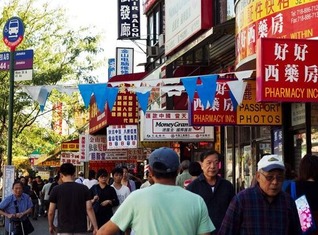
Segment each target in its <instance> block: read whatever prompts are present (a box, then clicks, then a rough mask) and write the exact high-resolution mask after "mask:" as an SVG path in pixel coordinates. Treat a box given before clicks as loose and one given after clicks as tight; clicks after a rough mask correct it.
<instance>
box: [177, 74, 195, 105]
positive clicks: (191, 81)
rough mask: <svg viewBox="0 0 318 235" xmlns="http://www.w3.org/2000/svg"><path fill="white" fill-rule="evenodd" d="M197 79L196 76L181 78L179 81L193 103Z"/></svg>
mask: <svg viewBox="0 0 318 235" xmlns="http://www.w3.org/2000/svg"><path fill="white" fill-rule="evenodd" d="M197 80H198V77H193V78H181V82H182V84H183V86H184V88H185V90H186V92H187V94H188V97H189V100H190V102H191V103H193V99H194V93H195V90H196V87H197Z"/></svg>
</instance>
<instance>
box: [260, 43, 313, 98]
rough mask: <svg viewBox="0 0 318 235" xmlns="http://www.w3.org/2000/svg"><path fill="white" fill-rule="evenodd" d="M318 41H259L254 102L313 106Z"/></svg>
mask: <svg viewBox="0 0 318 235" xmlns="http://www.w3.org/2000/svg"><path fill="white" fill-rule="evenodd" d="M317 47H318V41H316V40H306V39H274V38H263V39H261V40H259V41H258V48H260V49H259V50H258V54H257V61H256V62H257V87H256V92H257V97H256V98H257V101H274V102H316V101H317V98H318V88H317V84H318V58H317Z"/></svg>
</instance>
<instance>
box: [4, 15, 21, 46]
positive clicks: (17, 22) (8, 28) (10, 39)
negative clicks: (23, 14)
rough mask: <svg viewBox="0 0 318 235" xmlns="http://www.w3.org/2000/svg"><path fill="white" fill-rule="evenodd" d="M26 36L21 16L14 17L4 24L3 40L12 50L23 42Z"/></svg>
mask: <svg viewBox="0 0 318 235" xmlns="http://www.w3.org/2000/svg"><path fill="white" fill-rule="evenodd" d="M23 36H24V25H23V22H22V20H21V19H20V18H19V17H12V18H10V19H9V20H7V22H6V23H5V25H4V28H3V41H4V44H6V45H7V46H8V47H9V48H10V49H11V51H14V50H15V48H16V47H17V46H18V45H19V44H20V43H21V42H22V40H23Z"/></svg>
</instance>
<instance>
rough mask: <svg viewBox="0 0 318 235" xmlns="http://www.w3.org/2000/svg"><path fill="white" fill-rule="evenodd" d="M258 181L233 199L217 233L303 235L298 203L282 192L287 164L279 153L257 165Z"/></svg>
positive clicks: (265, 158)
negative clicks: (285, 164)
mask: <svg viewBox="0 0 318 235" xmlns="http://www.w3.org/2000/svg"><path fill="white" fill-rule="evenodd" d="M257 167H258V171H257V172H256V180H257V183H256V185H255V186H254V187H249V188H247V189H245V190H243V191H241V192H239V193H238V194H237V195H236V196H235V197H234V198H233V200H232V201H231V204H230V205H229V208H228V210H227V212H226V215H225V217H224V219H223V222H222V226H221V228H220V230H219V232H218V235H228V234H231V235H235V234H246V235H255V234H257V235H268V234H273V235H274V234H275V235H276V234H284V235H298V234H301V230H300V224H299V218H298V213H297V209H296V205H295V202H294V201H293V199H292V198H291V197H290V195H288V194H287V193H285V192H283V191H282V185H283V181H284V170H285V166H284V163H283V161H282V160H281V158H280V157H279V156H277V155H266V156H264V157H263V158H261V160H260V161H259V162H258V164H257Z"/></svg>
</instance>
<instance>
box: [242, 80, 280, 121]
mask: <svg viewBox="0 0 318 235" xmlns="http://www.w3.org/2000/svg"><path fill="white" fill-rule="evenodd" d="M246 82H247V86H246V89H245V93H244V96H243V101H242V103H241V104H240V105H238V107H237V109H236V115H237V118H236V120H237V125H281V124H282V107H281V104H280V103H263V102H262V103H260V102H256V84H255V83H256V82H255V81H254V80H253V81H246Z"/></svg>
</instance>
